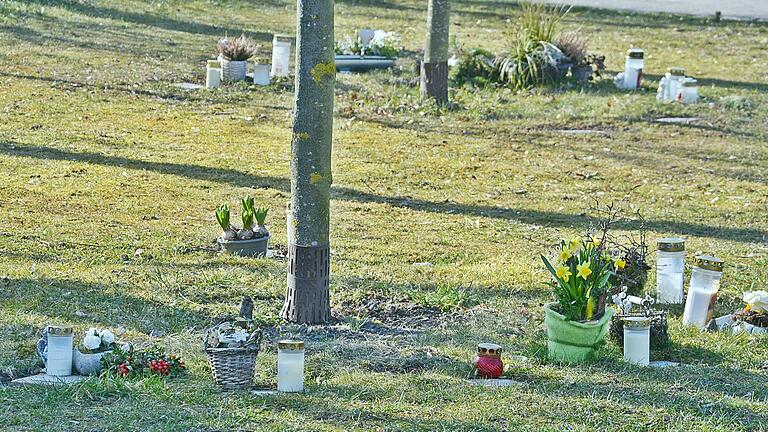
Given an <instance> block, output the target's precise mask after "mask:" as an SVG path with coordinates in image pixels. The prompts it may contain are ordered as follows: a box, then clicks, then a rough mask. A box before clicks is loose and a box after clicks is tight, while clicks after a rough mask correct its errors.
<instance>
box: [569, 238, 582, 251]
mask: <svg viewBox="0 0 768 432" xmlns="http://www.w3.org/2000/svg"><path fill="white" fill-rule="evenodd" d="M580 244H581V237H574V238H572V239H571V242H570V243H569V244H568V248H569V249H570V250H571V253H576V251H578V250H579V245H580Z"/></svg>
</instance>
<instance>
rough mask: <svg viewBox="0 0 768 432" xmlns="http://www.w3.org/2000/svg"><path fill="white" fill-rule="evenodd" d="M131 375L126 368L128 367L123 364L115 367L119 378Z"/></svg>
mask: <svg viewBox="0 0 768 432" xmlns="http://www.w3.org/2000/svg"><path fill="white" fill-rule="evenodd" d="M129 373H131V370H130V369H129V368H128V365H127V364H125V363H120V364H119V365H117V374H118V375H120V376H128V374H129Z"/></svg>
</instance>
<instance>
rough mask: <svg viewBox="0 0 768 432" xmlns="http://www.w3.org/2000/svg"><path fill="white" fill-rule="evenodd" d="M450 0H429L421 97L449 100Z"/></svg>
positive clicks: (442, 100) (440, 102)
mask: <svg viewBox="0 0 768 432" xmlns="http://www.w3.org/2000/svg"><path fill="white" fill-rule="evenodd" d="M449 26H450V6H449V4H448V0H429V7H428V8H427V44H426V46H425V47H424V61H423V62H422V63H421V99H422V100H424V99H426V98H427V97H431V98H433V99H435V102H437V103H438V104H440V105H442V104H444V103H446V102H448V27H449Z"/></svg>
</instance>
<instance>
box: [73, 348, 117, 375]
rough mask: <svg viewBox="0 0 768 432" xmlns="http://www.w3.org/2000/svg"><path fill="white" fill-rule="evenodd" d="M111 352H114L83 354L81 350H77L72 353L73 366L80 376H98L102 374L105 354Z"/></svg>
mask: <svg viewBox="0 0 768 432" xmlns="http://www.w3.org/2000/svg"><path fill="white" fill-rule="evenodd" d="M110 352H112V351H111V350H110V351H104V352H100V353H95V354H83V353H81V352H80V350H79V349H77V348H75V350H74V351H73V352H72V366H74V369H75V370H76V371H77V373H78V375H98V374H99V372H101V358H102V357H104V354H106V353H110Z"/></svg>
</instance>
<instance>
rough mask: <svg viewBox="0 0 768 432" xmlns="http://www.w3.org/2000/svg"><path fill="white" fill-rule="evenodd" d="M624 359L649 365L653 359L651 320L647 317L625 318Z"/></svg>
mask: <svg viewBox="0 0 768 432" xmlns="http://www.w3.org/2000/svg"><path fill="white" fill-rule="evenodd" d="M623 321H624V361H625V362H627V363H632V364H635V365H638V366H648V364H649V363H650V361H651V320H650V319H649V318H645V317H627V318H624V320H623Z"/></svg>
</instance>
